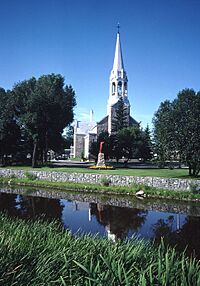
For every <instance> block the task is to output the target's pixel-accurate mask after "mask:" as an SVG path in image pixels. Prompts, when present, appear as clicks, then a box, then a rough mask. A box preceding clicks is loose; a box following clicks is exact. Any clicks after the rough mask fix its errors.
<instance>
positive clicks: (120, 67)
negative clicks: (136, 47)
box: [107, 25, 130, 134]
mask: <svg viewBox="0 0 200 286" xmlns="http://www.w3.org/2000/svg"><path fill="white" fill-rule="evenodd" d="M117 28H118V31H117V40H116V46H115V56H114V63H113V68H112V71H111V73H110V92H109V98H108V104H107V114H108V132H109V134H111V132H112V122H113V120H114V118H115V113H116V109H117V106H118V102H119V100H120V98H122V99H123V102H124V105H125V107H126V109H127V122H129V115H130V103H129V100H128V78H127V74H126V71H125V69H124V64H123V58H122V50H121V43H120V33H119V25H118V26H117Z"/></svg>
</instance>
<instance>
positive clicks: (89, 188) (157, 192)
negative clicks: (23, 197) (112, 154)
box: [0, 177, 200, 201]
mask: <svg viewBox="0 0 200 286" xmlns="http://www.w3.org/2000/svg"><path fill="white" fill-rule="evenodd" d="M0 184H1V185H2V186H3V185H6V186H20V185H21V186H33V187H36V188H39V187H40V188H41V187H42V188H46V189H51V190H52V191H55V192H57V191H60V192H65V191H69V190H74V191H80V192H91V193H95V192H97V193H102V194H121V195H135V193H136V192H137V191H139V190H141V189H142V190H144V192H145V195H146V196H147V197H150V198H166V199H174V200H186V201H200V193H199V192H196V191H195V189H194V190H193V191H192V190H191V191H188V192H184V191H173V190H162V189H157V188H152V187H148V186H143V185H131V186H128V187H127V186H124V187H123V186H104V185H103V184H101V182H99V183H98V184H89V183H73V182H51V181H45V180H31V179H28V178H27V179H17V178H1V177H0Z"/></svg>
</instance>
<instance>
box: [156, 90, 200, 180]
mask: <svg viewBox="0 0 200 286" xmlns="http://www.w3.org/2000/svg"><path fill="white" fill-rule="evenodd" d="M153 122H154V140H155V145H156V148H157V153H158V154H159V158H160V160H161V161H165V160H173V159H178V160H180V161H181V162H183V163H186V164H187V165H188V166H189V174H190V175H193V176H197V175H198V173H199V170H200V148H199V147H200V145H199V142H200V132H199V126H200V92H198V93H195V91H194V90H192V89H184V90H182V91H181V92H179V94H178V96H177V98H176V99H175V100H174V101H172V102H170V101H165V102H163V103H161V105H160V107H159V109H158V111H157V112H156V113H155V116H154V119H153Z"/></svg>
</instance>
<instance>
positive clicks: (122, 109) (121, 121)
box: [112, 97, 128, 132]
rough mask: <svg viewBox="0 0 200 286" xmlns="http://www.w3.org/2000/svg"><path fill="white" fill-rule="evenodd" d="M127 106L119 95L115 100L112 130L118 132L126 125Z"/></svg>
mask: <svg viewBox="0 0 200 286" xmlns="http://www.w3.org/2000/svg"><path fill="white" fill-rule="evenodd" d="M127 114H128V113H127V107H126V105H125V104H124V100H123V98H122V97H120V99H119V101H118V102H117V109H116V114H115V117H114V119H113V121H112V132H118V131H119V130H121V129H123V128H125V127H127V126H128V122H127Z"/></svg>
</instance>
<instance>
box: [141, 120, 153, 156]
mask: <svg viewBox="0 0 200 286" xmlns="http://www.w3.org/2000/svg"><path fill="white" fill-rule="evenodd" d="M138 157H139V158H142V159H143V160H144V161H146V160H149V159H151V158H152V142H151V133H150V129H149V126H148V125H147V127H146V128H145V129H144V131H143V130H141V131H140V133H139V136H138Z"/></svg>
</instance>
